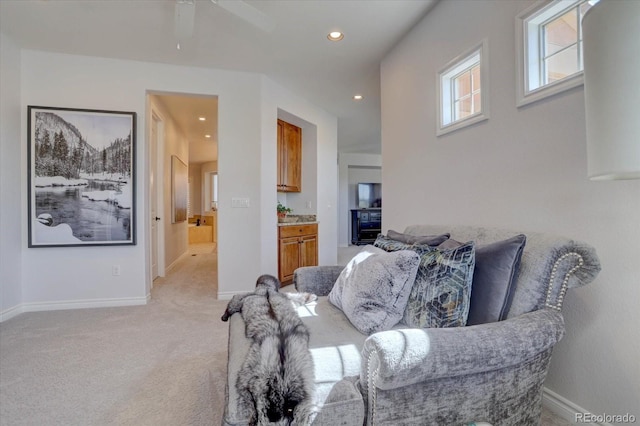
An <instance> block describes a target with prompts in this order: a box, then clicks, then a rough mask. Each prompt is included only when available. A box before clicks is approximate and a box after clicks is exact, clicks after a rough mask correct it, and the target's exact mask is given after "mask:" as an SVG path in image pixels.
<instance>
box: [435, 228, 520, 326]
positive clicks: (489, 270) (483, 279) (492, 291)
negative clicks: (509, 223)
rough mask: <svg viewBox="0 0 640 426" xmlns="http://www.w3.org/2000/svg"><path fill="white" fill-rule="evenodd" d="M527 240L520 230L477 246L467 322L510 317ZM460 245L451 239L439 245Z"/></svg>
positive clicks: (478, 322) (448, 246)
mask: <svg viewBox="0 0 640 426" xmlns="http://www.w3.org/2000/svg"><path fill="white" fill-rule="evenodd" d="M526 242H527V237H526V236H525V235H523V234H520V235H516V236H515V237H512V238H509V239H507V240H504V241H497V242H495V243H491V244H485V245H481V246H477V247H476V266H475V270H474V271H473V284H472V287H471V302H470V306H469V317H468V318H467V325H476V324H486V323H490V322H496V321H502V320H504V319H506V318H507V315H508V313H509V309H510V308H511V301H512V300H513V294H514V293H515V289H516V281H517V279H518V272H519V269H520V259H521V258H522V251H523V250H524V246H525V244H526ZM457 245H462V243H460V242H458V241H456V240H454V239H449V240H447V241H445V242H443V243H442V244H441V245H440V246H438V248H440V249H451V248H454V247H456V246H457Z"/></svg>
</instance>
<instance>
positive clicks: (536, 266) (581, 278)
mask: <svg viewBox="0 0 640 426" xmlns="http://www.w3.org/2000/svg"><path fill="white" fill-rule="evenodd" d="M404 232H405V233H406V234H412V235H430V234H442V233H445V232H450V233H451V238H453V239H456V240H458V241H475V243H476V245H477V246H481V245H485V244H491V243H495V242H497V241H502V240H507V239H509V238H512V237H514V236H516V235H519V234H521V232H519V231H512V230H509V229H502V228H485V227H474V226H460V225H456V226H451V225H411V226H408V227H407V228H406V229H405V231H404ZM524 234H525V235H526V237H527V240H526V246H525V247H524V249H523V252H522V257H521V261H520V268H519V274H518V277H517V281H516V282H517V285H516V287H515V292H514V294H513V300H512V303H511V306H510V308H509V310H508V312H506V313H505V314H506V318H513V317H517V316H520V315H522V314H524V313H527V312H531V311H535V310H538V309H541V308H543V307H549V308H553V309H558V310H559V309H560V308H561V307H562V302H563V300H564V295H565V292H566V290H567V288H572V287H579V286H583V285H586V284H588V283H590V282H591V281H593V279H594V278H595V277H596V276H597V275H598V272H599V271H600V261H599V259H598V256H597V254H596V251H595V249H594V248H593V247H592V246H590V245H588V244H586V243H583V242H581V241H576V240H572V239H568V238H565V237H563V236H560V235H554V234H547V233H541V232H524Z"/></svg>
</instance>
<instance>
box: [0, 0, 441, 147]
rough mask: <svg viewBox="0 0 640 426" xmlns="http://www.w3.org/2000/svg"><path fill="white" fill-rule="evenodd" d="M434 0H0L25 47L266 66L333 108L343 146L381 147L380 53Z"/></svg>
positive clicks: (2, 26)
mask: <svg viewBox="0 0 640 426" xmlns="http://www.w3.org/2000/svg"><path fill="white" fill-rule="evenodd" d="M436 1H437V0H246V1H244V2H243V1H239V0H194V1H192V0H179V1H178V2H176V1H175V0H2V1H0V30H1V31H2V32H4V33H5V34H7V35H9V36H10V37H11V38H12V39H13V40H14V41H15V42H16V43H17V44H18V45H20V46H21V47H23V48H27V49H35V50H45V51H54V52H61V53H69V54H77V55H90V56H101V57H108V58H121V59H131V60H138V61H151V62H161V63H169V64H177V65H185V66H198V67H210V68H218V69H229V70H238V71H248V72H256V73H262V74H265V75H266V76H268V77H269V78H271V79H273V80H274V81H276V82H277V83H278V84H280V85H281V86H283V87H285V88H287V89H289V90H291V91H293V92H295V93H297V94H299V95H300V96H302V97H304V98H306V99H308V100H310V101H311V102H313V103H315V104H316V105H318V106H320V107H322V108H324V109H326V110H327V111H329V112H331V113H332V114H335V115H336V116H337V117H338V149H339V150H340V151H341V152H363V153H379V152H380V67H379V64H380V61H381V60H382V58H383V57H384V56H385V54H386V53H387V52H388V51H389V50H390V49H391V48H392V47H393V46H394V45H395V44H396V43H397V42H398V41H399V40H400V39H401V38H402V37H403V36H404V35H405V34H406V33H407V32H408V31H409V30H410V29H411V28H412V27H413V26H414V25H415V24H416V23H417V22H418V21H419V20H421V19H422V17H423V16H424V15H425V14H426V13H428V11H429V10H430V9H431V8H432V7H433V5H434V4H435V3H436ZM177 3H180V4H181V5H180V6H178V9H179V10H181V11H180V12H179V14H180V17H181V18H180V19H178V20H177V21H176V10H177V9H176V4H177ZM184 3H193V6H191V5H189V4H187V5H186V6H185V5H184ZM185 7H186V8H187V9H186V10H187V11H188V10H190V9H189V8H192V10H194V18H193V25H191V23H190V22H189V16H188V15H187V16H186V21H185V17H184V12H183V11H184V10H185V9H184V8H185ZM188 13H190V12H188ZM176 22H179V23H178V24H176ZM185 22H186V24H185ZM185 26H186V31H185ZM334 30H339V31H341V32H343V33H344V39H343V40H342V41H339V42H332V41H329V40H328V39H327V34H328V33H329V32H330V31H334ZM189 32H191V34H189ZM178 42H180V49H177V44H178ZM355 94H361V95H362V96H363V97H364V99H363V100H360V101H354V100H353V95H355Z"/></svg>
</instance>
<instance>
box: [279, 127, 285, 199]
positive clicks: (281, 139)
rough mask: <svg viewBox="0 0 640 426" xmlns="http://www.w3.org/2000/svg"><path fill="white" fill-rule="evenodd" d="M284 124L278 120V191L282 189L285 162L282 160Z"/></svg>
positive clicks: (283, 152)
mask: <svg viewBox="0 0 640 426" xmlns="http://www.w3.org/2000/svg"><path fill="white" fill-rule="evenodd" d="M285 124H286V123H285V122H284V121H282V120H278V182H277V184H278V191H282V190H283V189H284V181H285V178H284V165H285V162H286V160H285V159H284V158H283V156H284V154H285V147H284V125H285Z"/></svg>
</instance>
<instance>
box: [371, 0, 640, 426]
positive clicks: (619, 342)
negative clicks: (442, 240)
mask: <svg viewBox="0 0 640 426" xmlns="http://www.w3.org/2000/svg"><path fill="white" fill-rule="evenodd" d="M530 5H531V2H529V1H480V0H478V1H473V2H471V1H464V2H463V1H444V2H440V3H438V5H436V7H435V8H434V9H433V10H432V11H431V12H430V13H429V15H427V17H426V18H425V19H424V20H423V21H422V22H421V23H420V24H419V25H417V26H416V27H415V28H414V29H413V30H412V32H411V33H410V34H409V35H408V36H407V37H406V38H405V39H404V40H403V41H402V42H400V43H399V44H398V45H397V46H396V47H395V48H394V49H393V50H392V51H391V52H390V53H389V54H388V55H387V57H386V58H385V59H384V61H383V63H382V65H381V72H382V157H383V169H382V175H383V185H384V194H385V195H384V196H385V200H384V204H383V218H384V219H383V227H384V228H385V229H389V228H393V229H403V228H404V227H405V226H406V225H409V224H412V223H434V224H438V223H442V224H447V223H450V224H471V225H487V226H500V227H508V228H513V229H517V230H524V231H526V230H531V231H544V232H552V233H560V234H563V235H565V236H568V237H571V238H576V239H579V240H583V241H586V242H588V243H590V244H592V245H593V246H594V247H595V248H596V250H597V252H598V254H599V256H600V259H601V262H602V272H601V273H600V275H599V277H598V278H597V279H596V280H595V281H594V282H593V283H592V284H591V285H590V286H588V287H586V288H581V289H574V290H570V291H569V293H568V294H567V297H566V301H565V306H564V309H563V313H564V315H565V320H566V329H567V334H566V336H565V338H564V340H563V341H561V342H560V344H559V345H558V346H557V348H556V351H555V352H554V356H553V359H552V365H551V369H550V372H549V375H548V377H547V381H546V387H547V388H549V389H550V390H552V391H554V392H556V393H558V394H559V395H561V396H563V397H565V398H567V399H568V400H569V401H571V402H573V403H574V404H577V405H578V406H580V407H583V408H585V409H587V410H589V411H591V412H592V413H598V414H600V413H603V412H606V413H607V414H614V413H620V414H624V413H627V412H631V413H633V412H634V411H635V415H636V417H639V416H640V412H638V401H640V363H638V358H637V357H638V353H640V339H638V330H637V326H638V324H640V310H639V309H637V303H638V300H640V286H639V285H638V283H639V280H638V271H637V263H638V262H637V257H638V253H639V249H640V220H639V216H638V212H640V181H639V180H635V181H612V182H591V181H589V180H587V178H586V176H587V159H586V142H585V118H584V96H583V88H582V87H578V88H575V89H573V90H570V91H568V92H565V93H563V94H560V95H557V96H555V97H553V98H550V99H546V100H542V101H540V102H537V103H535V104H532V105H529V106H527V107H524V108H517V107H516V105H515V99H516V92H515V89H516V87H515V84H516V74H515V73H516V68H515V64H516V60H515V56H514V55H515V46H514V40H515V33H514V31H515V16H516V15H517V14H518V13H519V12H521V11H522V10H524V9H526V8H527V7H529V6H530ZM483 38H487V39H488V41H489V64H490V67H489V68H490V79H491V83H490V87H491V93H489V94H488V95H489V96H490V103H491V118H490V119H489V120H488V121H486V122H483V123H481V124H477V125H475V126H473V127H470V128H466V129H463V130H459V131H456V132H454V133H451V134H449V135H445V136H442V137H436V136H435V132H436V88H435V82H436V73H437V71H438V70H439V69H440V68H441V67H442V66H443V65H445V64H446V63H447V62H449V61H450V60H451V59H452V58H454V57H456V56H457V55H459V54H460V53H462V52H464V51H465V50H467V49H469V48H471V47H472V46H474V45H476V44H477V43H478V42H479V41H480V40H482V39H483ZM483 96H486V95H485V94H484V93H483Z"/></svg>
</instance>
